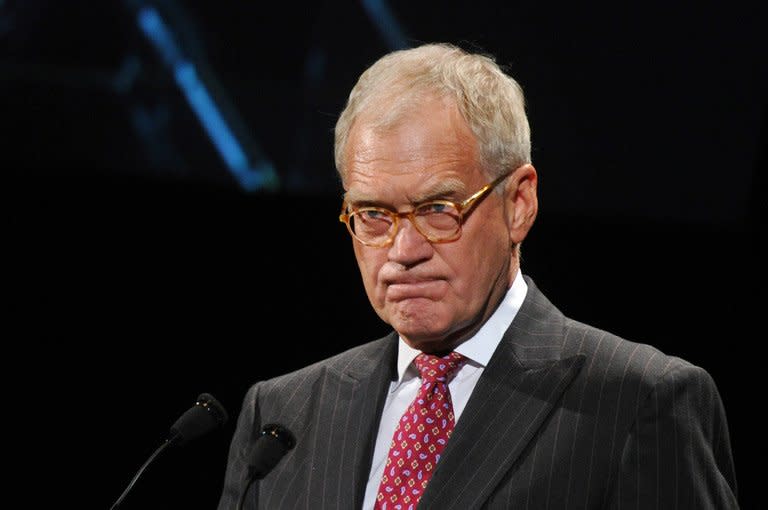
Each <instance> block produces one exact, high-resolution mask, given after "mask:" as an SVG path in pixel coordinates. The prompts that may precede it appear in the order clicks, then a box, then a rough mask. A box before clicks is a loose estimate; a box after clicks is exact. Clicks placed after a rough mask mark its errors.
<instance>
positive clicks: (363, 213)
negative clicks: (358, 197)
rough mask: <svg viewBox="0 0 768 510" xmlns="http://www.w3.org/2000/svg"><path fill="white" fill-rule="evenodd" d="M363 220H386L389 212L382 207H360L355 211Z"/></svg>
mask: <svg viewBox="0 0 768 510" xmlns="http://www.w3.org/2000/svg"><path fill="white" fill-rule="evenodd" d="M355 214H357V215H358V216H359V217H360V219H361V220H363V221H369V220H370V221H373V220H386V219H387V218H389V214H387V213H386V212H385V211H382V210H381V209H360V210H358V211H356V212H355Z"/></svg>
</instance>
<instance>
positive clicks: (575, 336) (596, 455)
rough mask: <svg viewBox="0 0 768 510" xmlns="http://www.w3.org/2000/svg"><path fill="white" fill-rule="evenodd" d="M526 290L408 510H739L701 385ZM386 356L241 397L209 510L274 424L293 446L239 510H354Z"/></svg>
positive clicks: (316, 370)
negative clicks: (291, 437) (220, 483)
mask: <svg viewBox="0 0 768 510" xmlns="http://www.w3.org/2000/svg"><path fill="white" fill-rule="evenodd" d="M526 282H527V283H528V294H527V296H526V298H525V301H524V303H523V305H522V307H521V308H520V311H519V312H518V314H517V316H516V317H515V320H514V321H513V322H512V325H511V326H510V328H509V329H508V330H507V332H506V333H505V335H504V338H503V340H502V341H501V343H500V345H499V347H498V349H497V350H496V352H495V353H494V355H493V357H492V359H491V361H490V362H489V364H488V366H487V367H486V369H485V371H484V373H483V375H482V377H481V378H480V380H479V382H478V384H477V386H476V388H475V390H474V393H473V394H472V396H471V398H470V400H469V402H468V403H467V406H466V408H465V409H464V412H463V414H462V415H461V419H460V420H459V421H458V423H457V424H456V429H455V430H454V434H453V436H452V438H451V440H450V442H449V443H448V446H447V447H446V450H445V452H444V453H443V456H442V459H441V460H440V463H439V464H438V466H437V469H436V471H435V473H434V475H433V478H432V480H431V481H430V483H429V485H428V486H427V489H426V491H425V493H424V495H423V497H422V499H421V501H420V504H419V508H420V509H424V508H430V509H441V510H442V509H457V510H458V509H461V510H467V509H475V508H489V509H497V508H498V509H501V508H505V509H506V508H514V509H526V508H528V509H545V508H549V509H577V508H631V509H643V510H644V509H649V508H650V509H653V508H679V509H705V508H718V509H730V508H738V505H737V502H736V496H735V493H736V482H735V474H734V466H733V460H732V456H731V451H730V439H729V435H728V426H727V422H726V416H725V412H724V409H723V405H722V402H721V400H720V396H719V394H718V391H717V388H716V386H715V383H714V382H713V380H712V379H711V377H710V376H709V374H707V372H705V371H704V370H703V369H701V368H698V367H696V366H694V365H691V364H690V363H688V362H686V361H684V360H682V359H679V358H675V357H671V356H667V355H665V354H663V353H661V352H660V351H658V350H657V349H655V348H653V347H650V346H648V345H642V344H637V343H632V342H629V341H626V340H623V339H621V338H618V337H616V336H614V335H611V334H610V333H607V332H605V331H601V330H598V329H595V328H592V327H590V326H587V325H584V324H581V323H579V322H575V321H573V320H571V319H569V318H567V317H565V316H563V314H562V313H560V312H559V311H558V310H557V309H556V308H555V307H554V306H553V305H552V304H551V303H550V302H549V301H548V300H547V299H546V297H544V295H543V294H542V293H541V291H539V290H538V289H537V288H536V286H535V285H534V283H533V281H532V280H531V279H530V278H528V277H526ZM396 346H397V336H396V335H395V334H391V335H389V336H387V337H385V338H382V339H379V340H376V341H374V342H371V343H368V344H365V345H361V346H359V347H355V348H353V349H351V350H349V351H347V352H344V353H342V354H339V355H337V356H335V357H332V358H330V359H328V360H325V361H322V362H319V363H316V364H314V365H311V366H309V367H306V368H303V369H301V370H298V371H296V372H293V373H290V374H287V375H284V376H280V377H277V378H275V379H272V380H268V381H264V382H260V383H258V384H256V385H254V386H253V387H252V388H251V389H250V390H249V391H248V393H247V395H246V397H245V401H244V405H243V409H242V411H241V414H240V417H239V420H238V424H237V429H236V432H235V435H234V438H233V440H232V444H231V448H230V454H229V463H228V467H227V472H226V478H225V482H224V489H223V493H222V496H221V501H220V503H219V510H230V509H234V508H235V506H236V504H237V501H238V497H239V494H240V491H241V490H242V489H243V487H244V478H245V472H246V466H245V459H246V458H247V454H248V452H249V450H250V447H251V445H252V441H253V440H254V438H255V437H257V434H258V432H259V431H260V429H261V426H262V425H263V424H267V423H271V422H277V423H281V424H283V425H286V426H287V427H288V428H289V429H291V430H292V431H293V432H294V434H295V435H296V439H297V444H296V447H295V448H294V449H293V450H291V451H290V452H289V453H288V455H287V456H286V457H285V458H283V459H282V460H281V462H280V463H279V464H278V465H277V467H276V468H275V469H274V470H273V471H272V472H271V473H270V474H269V475H267V476H266V477H265V478H264V479H263V480H261V481H260V482H258V483H257V484H254V485H253V486H252V487H251V492H250V493H249V498H248V499H247V502H246V505H245V507H246V508H249V509H256V508H260V509H270V510H272V509H298V508H301V509H359V508H361V505H362V500H363V493H364V490H365V485H366V482H367V478H368V471H369V469H370V463H371V456H372V454H373V445H374V442H375V436H376V432H377V428H378V423H379V418H380V416H381V410H382V406H383V404H384V401H385V398H386V392H387V388H388V386H389V383H390V381H391V380H392V379H393V377H395V372H396V370H395V359H396V354H397V347H396Z"/></svg>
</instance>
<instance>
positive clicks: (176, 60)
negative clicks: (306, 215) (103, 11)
mask: <svg viewBox="0 0 768 510" xmlns="http://www.w3.org/2000/svg"><path fill="white" fill-rule="evenodd" d="M137 21H138V24H139V27H140V28H141V30H142V31H143V32H144V34H145V35H146V36H147V38H148V39H149V40H150V41H151V42H152V44H153V45H154V46H155V48H156V49H157V51H158V52H159V53H160V56H161V58H162V59H163V61H164V62H165V64H166V65H167V66H168V67H170V68H171V70H172V71H173V76H174V79H175V80H176V84H177V85H178V86H179V88H180V89H181V91H182V93H183V94H184V97H185V98H186V99H187V102H188V103H189V105H190V107H191V108H192V110H193V111H194V112H195V115H197V117H198V119H199V120H200V123H201V124H202V126H203V129H205V132H206V133H207V134H208V136H209V137H210V139H211V141H212V142H213V145H214V147H215V148H216V150H217V151H218V153H219V155H220V156H221V157H222V159H223V160H224V162H225V163H226V165H227V168H228V169H229V171H230V172H231V173H232V174H233V175H234V176H235V178H236V179H237V180H238V182H239V183H240V185H241V187H242V188H243V189H245V190H247V191H254V190H256V189H259V188H261V187H263V186H272V185H274V183H275V173H274V168H273V167H272V165H271V164H269V163H267V162H262V164H261V165H260V166H259V167H257V168H253V167H251V165H250V164H249V162H248V156H247V155H246V153H245V151H244V150H243V148H242V146H241V145H240V143H239V142H238V140H237V137H235V135H234V133H233V132H232V130H231V129H230V127H229V125H227V122H226V121H225V120H224V117H223V116H222V115H221V112H220V111H219V109H218V108H217V106H216V102H215V101H214V100H213V98H212V97H211V95H210V93H209V92H208V89H207V88H206V87H205V84H204V83H203V81H202V80H201V79H200V76H199V75H198V72H197V70H196V68H195V65H194V64H193V63H192V62H190V61H189V60H188V59H186V58H184V57H183V56H182V53H181V51H180V49H179V48H178V46H177V45H176V43H175V42H174V39H173V36H172V34H171V32H170V31H169V30H168V27H167V26H166V24H165V23H164V22H163V20H162V18H161V17H160V15H159V14H158V12H157V10H156V9H155V8H153V7H143V8H142V9H140V10H139V12H138V14H137Z"/></svg>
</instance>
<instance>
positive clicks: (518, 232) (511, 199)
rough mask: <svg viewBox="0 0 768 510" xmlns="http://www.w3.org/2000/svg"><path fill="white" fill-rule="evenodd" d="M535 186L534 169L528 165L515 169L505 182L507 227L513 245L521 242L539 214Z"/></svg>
mask: <svg viewBox="0 0 768 510" xmlns="http://www.w3.org/2000/svg"><path fill="white" fill-rule="evenodd" d="M537 184H538V176H537V174H536V169H535V168H534V167H533V165H531V164H529V163H526V164H525V165H522V166H520V167H518V168H517V169H515V171H514V172H512V175H510V176H509V178H508V180H507V186H506V190H505V196H506V206H507V225H508V226H509V235H510V238H511V239H512V242H513V243H514V244H515V245H519V244H520V243H521V242H523V239H525V236H527V235H528V231H529V230H530V229H531V227H532V226H533V222H534V221H535V220H536V214H537V213H538V212H539V199H538V196H537V194H536V185H537Z"/></svg>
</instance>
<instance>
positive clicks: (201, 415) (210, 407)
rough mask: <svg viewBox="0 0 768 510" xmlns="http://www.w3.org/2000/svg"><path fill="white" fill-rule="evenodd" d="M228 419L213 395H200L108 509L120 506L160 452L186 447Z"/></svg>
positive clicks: (111, 509) (224, 410)
mask: <svg viewBox="0 0 768 510" xmlns="http://www.w3.org/2000/svg"><path fill="white" fill-rule="evenodd" d="M228 419H229V415H228V414H227V411H226V409H224V406H222V405H221V404H220V403H219V401H218V400H216V399H215V398H214V397H213V395H211V394H210V393H201V394H200V395H199V396H198V397H197V401H196V402H195V405H194V406H192V407H191V408H189V409H188V410H187V411H186V412H185V413H184V414H182V415H181V416H180V417H179V419H178V420H176V422H175V423H174V424H173V425H172V426H171V429H170V434H169V436H168V438H167V439H166V440H165V442H164V443H163V444H162V445H160V447H159V448H158V449H157V450H155V452H154V453H153V454H152V455H150V457H149V458H148V459H147V461H146V462H144V464H143V465H142V466H141V467H140V468H139V470H138V471H137V472H136V474H135V475H134V477H133V479H132V480H131V483H129V484H128V487H126V488H125V490H124V491H123V493H122V494H121V495H120V497H119V498H117V501H115V503H114V504H113V505H112V506H111V507H110V510H115V509H116V508H118V507H119V506H120V504H121V503H122V502H123V500H124V499H125V497H126V496H127V495H128V493H129V492H130V491H131V489H132V488H133V486H134V484H135V483H136V481H137V480H138V479H139V477H140V476H141V474H142V473H143V472H144V470H145V469H146V468H147V466H149V465H150V464H151V463H152V461H153V460H154V459H155V457H157V456H158V455H159V454H160V453H161V452H162V451H164V450H165V449H166V448H168V447H169V446H172V445H179V446H183V445H186V444H187V443H189V442H190V441H192V440H193V439H197V438H199V437H202V436H204V435H205V434H208V433H209V432H212V431H213V430H215V429H217V428H218V427H221V426H223V425H224V424H225V423H226V422H227V420H228Z"/></svg>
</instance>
